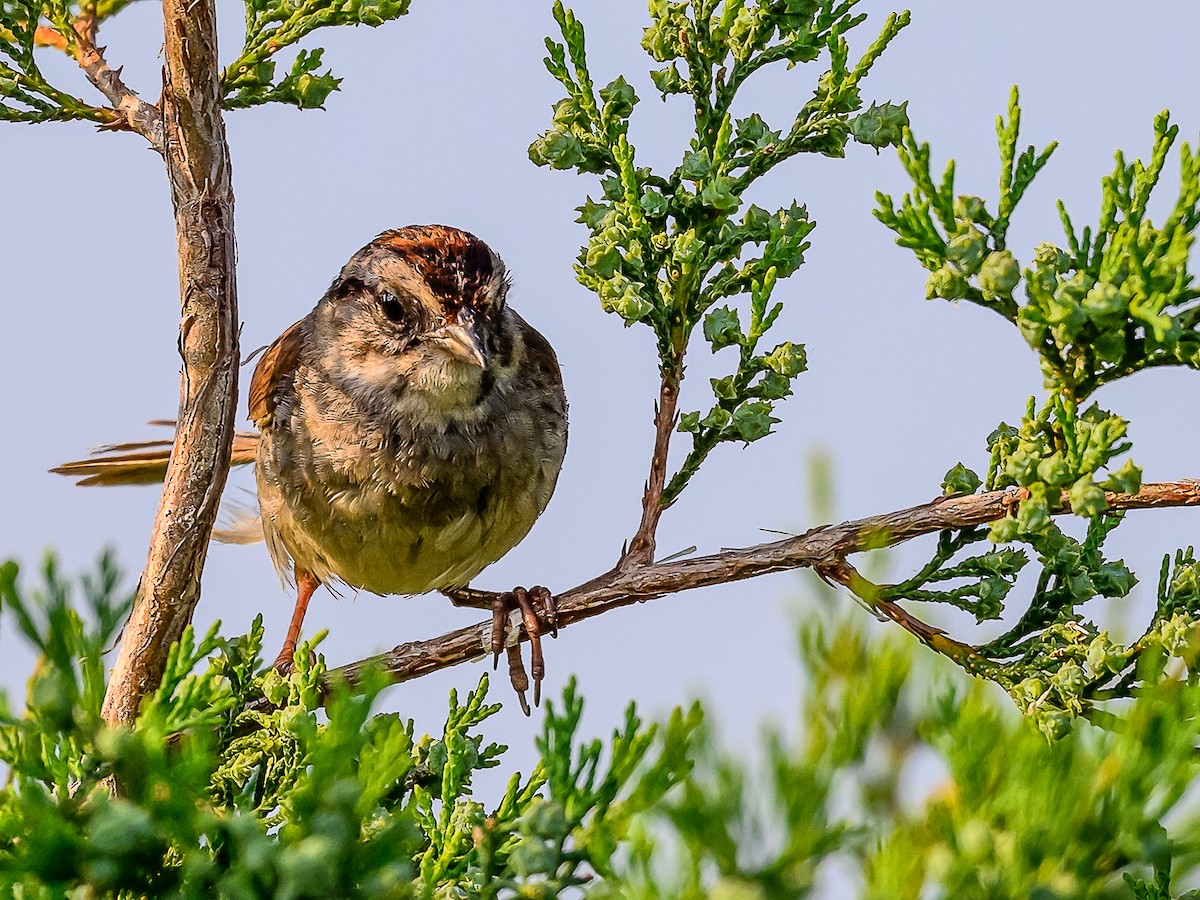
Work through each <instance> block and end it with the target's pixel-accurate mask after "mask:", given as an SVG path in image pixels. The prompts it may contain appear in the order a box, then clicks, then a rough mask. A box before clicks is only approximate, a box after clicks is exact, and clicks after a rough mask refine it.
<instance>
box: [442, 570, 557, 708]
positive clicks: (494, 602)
mask: <svg viewBox="0 0 1200 900" xmlns="http://www.w3.org/2000/svg"><path fill="white" fill-rule="evenodd" d="M444 593H445V594H446V596H447V597H449V598H450V602H452V603H453V604H454V605H455V606H469V607H473V608H475V609H490V610H491V611H492V642H491V649H492V657H493V658H492V664H493V667H495V668H499V666H500V654H501V652H505V651H506V652H507V656H508V679H509V681H511V682H512V686H513V689H514V690H515V691H516V692H517V697H518V698H519V699H520V701H521V711H522V712H524V713H525V715H529V701H528V700H526V699H525V692H526V691H527V690H529V675H527V674H526V672H525V664H524V662H523V661H522V660H521V647H520V644H517V643H514V644H512V645H511V646H507V649H506V645H507V644H508V640H507V638H508V621H509V614H510V613H512V612H514V611H516V612H520V614H521V624H522V625H524V627H525V633H526V634H527V635H529V664H530V669H531V671H532V675H533V705H534V706H538V705H540V704H541V702H542V679H543V678H544V677H545V675H546V661H545V657H544V656H543V655H542V635H543V634H546V633H547V632H549V634H550V635H551V636H552V637H558V606H557V604H556V603H555V602H554V595H553V594H551V593H550V591H549V590H548V589H547V588H544V587H542V586H541V585H535V586H534V587H531V588H530V589H529V590H526V589H525V588H523V587H516V588H513V589H512V590H511V591H505V592H504V593H502V594H483V593H477V592H474V591H472V590H470V589H469V588H463V589H460V590H454V591H445V592H444Z"/></svg>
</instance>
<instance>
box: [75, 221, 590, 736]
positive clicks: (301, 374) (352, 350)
mask: <svg viewBox="0 0 1200 900" xmlns="http://www.w3.org/2000/svg"><path fill="white" fill-rule="evenodd" d="M509 285H510V279H509V275H508V272H507V270H506V269H505V266H504V263H503V262H502V261H501V259H500V257H499V256H498V255H497V254H496V253H495V252H494V251H493V250H492V249H491V248H490V247H488V245H487V244H485V243H484V242H483V241H482V240H480V239H479V238H477V237H475V236H474V235H472V234H468V233H467V232H465V231H461V230H459V229H457V228H451V227H449V226H445V225H424V226H419V225H413V226H408V227H406V228H400V229H396V230H393V231H386V232H384V233H383V234H381V235H379V236H378V237H376V238H375V239H374V240H373V241H371V242H370V243H369V244H367V245H366V246H365V247H363V248H362V249H361V250H359V251H358V252H357V253H355V254H354V256H352V257H351V258H350V261H349V262H348V263H347V264H346V265H345V266H344V267H343V268H342V271H341V273H340V274H339V275H338V277H337V278H336V279H334V281H333V284H332V285H331V286H330V287H329V290H328V291H326V292H325V295H324V296H323V297H321V299H320V300H319V301H318V303H317V305H316V307H315V308H314V309H313V310H312V312H310V313H309V314H308V315H307V316H305V317H304V318H303V319H301V320H300V321H299V322H296V323H295V324H294V325H292V326H291V327H290V328H288V329H287V330H286V331H284V332H283V334H282V335H280V336H279V338H278V339H276V340H275V342H274V343H272V344H271V345H270V346H269V347H268V348H267V349H266V351H265V352H263V354H262V356H261V357H260V359H259V361H258V363H257V365H256V367H255V369H254V375H253V377H252V378H251V380H250V403H249V411H250V419H251V420H252V421H253V423H254V424H255V426H256V427H257V430H256V431H238V432H237V434H236V436H235V439H234V447H233V457H232V462H233V464H234V465H239V464H249V463H253V464H254V467H255V476H256V478H255V480H256V484H257V494H258V507H259V509H258V512H257V514H249V515H246V516H243V517H242V518H241V519H240V520H238V521H236V522H235V523H234V524H233V525H232V527H230V528H225V529H218V530H217V531H216V532H215V533H214V534H215V537H216V538H217V539H219V540H226V541H230V542H237V543H245V542H250V541H255V540H264V541H265V542H266V545H267V548H268V550H269V552H270V555H271V559H272V561H273V562H274V564H275V568H276V569H277V570H278V572H279V573H280V575H281V576H282V578H283V579H284V581H285V583H287V584H289V585H294V586H295V589H296V604H295V609H294V611H293V614H292V618H291V623H290V625H289V627H288V632H287V638H286V640H285V641H284V645H283V649H282V650H281V652H280V654H279V658H278V659H277V660H276V663H275V664H276V666H277V667H278V668H281V669H286V668H287V667H289V666H290V665H291V663H292V660H293V656H294V654H295V652H296V646H297V642H298V641H299V638H300V630H301V626H302V625H303V622H304V615H305V611H306V610H307V608H308V604H309V601H310V599H311V598H312V595H313V593H314V591H315V590H316V589H317V588H318V587H319V586H321V585H327V586H329V587H330V588H331V589H333V590H336V589H337V588H338V587H339V586H348V587H350V588H355V589H362V590H366V591H369V592H371V593H375V594H385V595H386V594H400V595H415V594H424V593H428V592H431V591H441V592H443V593H445V594H447V595H448V596H449V597H450V598H451V600H452V601H454V602H456V603H457V604H459V605H475V604H474V602H473V601H472V599H471V596H472V595H471V594H470V593H469V592H467V591H465V588H466V587H467V585H468V584H469V582H470V581H471V579H472V578H474V577H475V576H476V575H478V574H479V573H480V572H481V571H482V570H483V569H484V568H486V567H487V566H489V565H490V564H492V563H493V562H495V561H496V560H498V559H500V557H502V556H504V554H506V553H507V552H508V551H509V550H511V549H512V548H513V547H514V546H516V545H517V544H518V543H519V542H520V541H521V540H522V539H523V538H524V537H525V535H526V534H527V533H528V532H529V529H530V528H531V527H532V526H533V523H534V522H535V521H536V520H537V518H538V516H539V515H541V513H542V511H543V510H544V509H545V508H546V505H547V503H548V502H549V501H550V496H551V494H552V493H553V492H554V487H555V483H556V482H557V480H558V475H559V471H560V470H561V468H562V462H563V456H564V454H565V452H566V446H567V400H566V395H565V393H564V391H563V383H562V374H561V371H560V369H559V365H558V361H557V359H556V357H555V355H554V350H553V349H552V348H551V346H550V344H549V342H548V341H547V340H546V339H545V338H544V337H543V336H542V335H541V334H539V333H538V331H537V330H536V329H534V328H533V327H532V326H531V325H529V324H528V323H527V322H526V321H525V320H524V319H522V318H521V316H519V315H518V314H517V313H516V312H515V311H514V310H513V309H512V308H510V307H509V306H508V303H507V297H508V290H509ZM96 453H97V455H93V456H92V457H90V458H88V459H85V460H80V461H76V462H70V463H66V464H64V465H62V466H59V467H57V468H55V469H52V470H51V471H53V472H56V473H59V474H64V475H71V476H82V480H81V481H80V484H83V485H101V484H103V485H109V484H136V483H149V482H152V481H155V480H161V479H162V477H163V475H164V474H165V472H166V466H167V462H168V461H169V458H170V442H168V441H149V442H143V443H136V444H118V445H110V446H108V447H102V448H100V449H99V450H98V451H96ZM491 612H492V629H491V650H492V653H493V656H494V661H495V663H496V664H498V662H499V657H500V652H501V650H503V649H505V647H506V645H507V640H506V636H507V625H508V621H509V619H510V616H511V614H512V613H514V612H516V613H519V614H520V616H521V619H522V621H523V623H524V625H525V627H526V630H527V632H528V633H529V636H530V644H531V669H532V674H533V683H534V703H535V704H536V703H537V702H539V700H540V692H541V681H542V678H543V676H544V672H545V665H544V659H543V654H542V648H541V636H542V634H543V633H544V632H545V631H547V630H549V631H551V632H556V612H555V608H554V600H553V596H552V595H551V593H550V592H549V591H548V590H547V589H546V588H544V587H540V586H538V587H533V588H531V589H529V590H528V591H527V590H525V589H523V588H520V587H518V588H515V589H513V590H512V591H508V592H505V593H503V594H501V595H500V597H499V599H498V600H497V601H495V602H494V603H492V604H491ZM507 650H508V659H509V674H510V678H511V680H512V682H513V685H514V687H515V688H516V689H517V692H518V695H519V697H520V700H521V706H522V709H523V710H525V712H526V713H528V711H529V707H528V703H527V701H526V699H525V691H526V690H527V689H528V686H529V682H528V676H527V675H526V673H525V669H524V665H523V663H522V661H521V656H520V650H519V648H518V647H517V646H516V645H515V644H513V645H512V646H508V647H507Z"/></svg>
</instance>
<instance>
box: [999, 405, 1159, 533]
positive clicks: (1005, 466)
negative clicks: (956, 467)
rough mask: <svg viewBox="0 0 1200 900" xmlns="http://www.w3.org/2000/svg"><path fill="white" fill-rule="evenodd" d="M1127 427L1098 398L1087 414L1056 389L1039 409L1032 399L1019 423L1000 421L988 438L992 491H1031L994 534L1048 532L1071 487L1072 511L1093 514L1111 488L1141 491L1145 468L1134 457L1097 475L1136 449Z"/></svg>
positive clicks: (1102, 507)
mask: <svg viewBox="0 0 1200 900" xmlns="http://www.w3.org/2000/svg"><path fill="white" fill-rule="evenodd" d="M1128 426H1129V423H1128V422H1126V421H1125V420H1124V419H1122V418H1121V417H1120V416H1117V415H1115V414H1113V413H1109V412H1106V411H1104V410H1102V409H1100V407H1099V406H1098V405H1096V404H1092V406H1090V407H1088V408H1087V409H1086V410H1084V411H1083V412H1082V413H1080V412H1079V411H1078V409H1077V408H1076V406H1075V404H1073V403H1072V402H1071V401H1069V400H1067V399H1065V398H1064V397H1063V396H1062V395H1060V394H1055V395H1053V396H1052V397H1051V399H1050V400H1049V401H1048V402H1047V403H1046V404H1045V405H1044V406H1043V407H1042V408H1041V409H1040V410H1037V409H1036V405H1035V401H1034V399H1033V398H1032V397H1031V398H1030V401H1029V408H1028V410H1027V411H1026V414H1025V417H1024V419H1023V420H1022V422H1021V427H1020V428H1012V427H1011V426H1009V425H1006V424H1004V423H1001V425H1000V426H999V427H998V428H997V429H996V430H995V431H994V432H992V434H991V436H990V437H989V438H988V451H989V453H990V454H991V463H990V465H989V468H988V478H987V486H988V489H989V490H999V489H1002V488H1006V487H1021V488H1024V489H1025V490H1026V491H1028V497H1027V498H1025V499H1022V501H1021V504H1020V507H1019V509H1018V511H1017V513H1016V515H1015V516H1009V517H1007V518H1005V519H1001V520H1000V521H998V522H997V523H995V525H993V527H992V538H993V539H994V540H996V541H1008V540H1014V539H1016V538H1017V537H1019V536H1022V535H1029V534H1037V533H1040V532H1044V531H1045V530H1046V529H1047V528H1048V527H1049V526H1050V523H1051V518H1050V517H1051V515H1052V513H1053V512H1054V511H1055V509H1057V508H1058V506H1059V505H1060V503H1061V497H1062V494H1063V492H1064V491H1065V492H1066V493H1067V499H1068V503H1069V505H1070V507H1071V510H1072V512H1074V513H1076V514H1077V515H1080V516H1085V517H1087V518H1094V517H1096V516H1099V515H1102V514H1103V513H1104V511H1105V509H1106V508H1107V505H1108V504H1107V500H1106V497H1105V493H1104V492H1105V490H1111V491H1119V492H1122V493H1136V492H1137V491H1138V489H1139V488H1140V486H1141V470H1140V469H1139V468H1138V467H1137V466H1135V465H1134V464H1133V463H1132V461H1130V460H1126V461H1125V462H1124V463H1123V464H1122V465H1121V467H1120V468H1118V469H1115V470H1114V471H1112V473H1111V474H1110V475H1109V477H1108V478H1106V479H1104V480H1102V481H1097V475H1099V474H1100V472H1101V470H1102V469H1104V468H1105V467H1107V466H1108V465H1109V463H1110V462H1112V461H1113V460H1114V459H1115V458H1116V457H1118V456H1120V455H1121V454H1123V453H1125V452H1127V451H1128V450H1129V449H1130V448H1131V447H1132V444H1131V443H1130V442H1129V441H1128V440H1127V439H1126V433H1127V431H1128Z"/></svg>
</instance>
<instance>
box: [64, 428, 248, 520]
mask: <svg viewBox="0 0 1200 900" xmlns="http://www.w3.org/2000/svg"><path fill="white" fill-rule="evenodd" d="M150 424H151V425H170V426H172V427H174V425H175V423H174V422H164V421H155V422H151V423H150ZM258 438H259V434H258V432H256V431H235V432H234V434H233V458H232V459H231V461H230V463H231V465H235V466H242V465H247V464H248V463H252V462H254V459H255V457H256V456H257V455H258ZM173 443H174V442H173V441H169V440H161V441H135V442H131V443H126V444H107V445H105V446H103V447H97V448H96V449H95V450H93V451H92V455H91V456H89V457H88V458H87V459H78V460H74V461H72V462H67V463H63V464H62V465H61V466H55V467H54V468H53V469H51V470H50V471H51V472H53V473H55V474H56V475H66V476H68V477H70V478H78V479H79V482H78V483H79V486H80V487H99V486H104V487H107V486H111V485H119V484H154V483H156V482H159V481H162V480H163V478H164V477H166V474H167V463H168V462H170V460H171V447H172V445H173ZM260 540H261V538H260Z"/></svg>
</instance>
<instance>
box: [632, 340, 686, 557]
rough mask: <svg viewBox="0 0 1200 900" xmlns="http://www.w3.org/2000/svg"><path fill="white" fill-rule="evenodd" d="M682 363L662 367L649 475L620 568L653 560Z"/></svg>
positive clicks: (673, 429)
mask: <svg viewBox="0 0 1200 900" xmlns="http://www.w3.org/2000/svg"><path fill="white" fill-rule="evenodd" d="M681 370H682V362H681V361H679V360H675V361H673V362H672V363H671V364H670V365H668V366H667V367H666V368H664V369H663V370H662V384H661V386H660V388H659V395H658V405H657V406H656V407H655V409H654V453H653V455H652V456H651V458H650V477H649V478H648V479H647V480H646V490H645V493H644V494H643V495H642V520H641V522H640V523H639V524H638V529H637V532H636V533H635V534H634V536H633V539H632V540H631V541H630V542H629V549H628V550H627V551H626V553H625V555H624V556H623V557H622V558H621V562H620V567H621V568H628V567H630V566H638V565H646V564H648V563H651V562H653V561H654V546H655V534H656V532H657V531H658V520H659V519H660V518H662V514H663V509H664V508H665V507H664V506H663V488H665V487H666V484H667V454H668V452H669V451H670V449H671V434H672V433H673V432H674V431H675V411H676V409H677V408H678V406H679V383H680V380H681V379H680V372H681Z"/></svg>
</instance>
